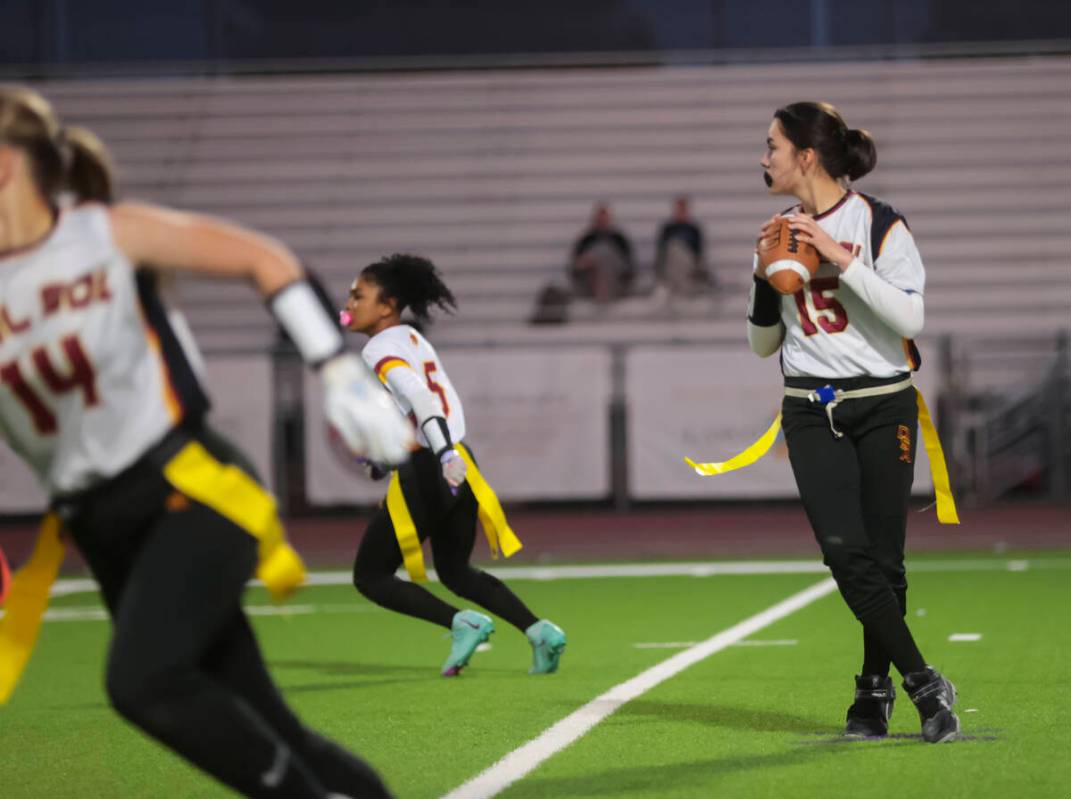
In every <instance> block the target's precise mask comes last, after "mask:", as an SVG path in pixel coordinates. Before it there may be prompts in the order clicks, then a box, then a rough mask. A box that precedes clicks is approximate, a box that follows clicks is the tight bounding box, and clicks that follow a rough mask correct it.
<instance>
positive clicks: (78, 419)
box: [0, 205, 207, 496]
mask: <svg viewBox="0 0 1071 799" xmlns="http://www.w3.org/2000/svg"><path fill="white" fill-rule="evenodd" d="M206 409H207V399H206V397H205V395H204V393H203V392H202V391H201V388H200V385H199V383H198V382H197V380H196V378H195V377H194V375H193V372H192V371H191V370H190V369H189V365H188V364H187V363H186V360H185V358H184V357H183V354H182V350H181V346H180V345H179V344H178V341H177V340H176V339H175V337H174V335H173V333H172V332H171V329H170V327H169V325H168V324H167V319H166V312H165V311H164V309H163V306H162V305H161V304H160V303H159V301H158V300H157V299H156V295H155V292H154V290H153V288H152V280H151V278H149V277H148V276H147V275H138V276H136V275H135V271H134V268H133V266H132V265H131V263H130V261H129V260H127V258H126V257H125V256H124V255H123V254H122V253H121V252H120V251H119V250H118V248H117V247H116V245H115V242H114V240H113V239H112V235H111V225H110V223H109V220H108V215H107V210H106V209H105V208H104V207H103V206H99V205H83V206H79V207H76V208H73V209H67V210H64V211H63V212H62V213H61V214H60V216H59V219H58V220H57V222H56V225H55V227H54V228H53V229H52V231H51V232H50V234H49V235H48V236H47V238H45V239H44V240H43V241H41V242H40V243H38V244H36V245H34V246H32V247H29V248H26V249H24V250H20V251H17V252H13V253H9V254H7V255H6V256H0V434H2V435H3V437H4V439H5V440H6V441H7V442H8V443H9V444H10V446H11V448H12V449H13V450H14V451H15V452H16V453H18V454H19V455H20V456H21V457H22V458H23V459H24V460H25V461H26V462H27V463H28V464H29V465H30V467H31V468H32V469H33V470H34V471H35V472H36V473H37V476H38V478H39V479H40V480H41V482H42V484H43V485H44V487H45V490H46V491H47V492H48V493H49V494H50V495H52V496H55V495H57V494H64V493H69V492H73V491H79V490H81V489H85V488H88V487H90V486H92V485H94V484H96V483H98V482H100V481H102V480H105V479H107V478H109V477H113V476H115V475H116V474H118V473H119V472H121V471H122V470H123V469H124V468H126V467H128V466H130V465H132V464H133V463H134V462H135V461H136V460H137V459H138V458H139V457H140V456H141V455H142V454H143V453H144V452H145V451H146V450H148V449H149V448H150V447H151V446H152V445H153V444H155V443H156V442H157V441H159V440H160V439H161V438H163V436H164V435H165V434H166V433H167V432H168V431H169V430H170V429H171V428H172V427H174V426H175V425H176V424H178V423H179V422H180V421H181V420H182V419H183V418H184V417H185V416H186V415H187V414H190V413H203V412H204V411H205V410H206Z"/></svg>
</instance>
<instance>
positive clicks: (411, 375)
mask: <svg viewBox="0 0 1071 799" xmlns="http://www.w3.org/2000/svg"><path fill="white" fill-rule="evenodd" d="M383 380H384V381H385V382H386V384H387V388H389V389H390V391H391V393H392V394H394V395H395V396H398V397H401V398H403V399H404V400H405V401H406V402H407V403H408V404H409V407H410V408H412V409H413V415H414V416H416V419H417V427H418V428H420V430H422V431H423V433H424V435H425V436H426V437H427V439H428V444H430V445H431V450H432V452H440V451H442V450H443V449H445V448H447V447H449V446H450V445H451V443H452V442H451V441H450V440H449V438H448V436H449V432H448V431H447V432H444V431H443V428H444V427H445V424H441V423H440V424H431V425H426V424H425V423H426V422H428V421H429V420H430V419H445V418H446V413H445V412H444V411H443V405H442V402H440V401H439V398H438V396H436V395H435V394H434V393H433V392H432V390H431V389H429V388H428V387H427V385H425V383H424V381H423V380H421V379H420V376H419V375H418V374H417V373H416V372H414V371H413V370H412V369H411V368H409V366H400V365H399V366H396V367H394V368H393V369H388V370H387V371H386V373H385V374H384V376H383Z"/></svg>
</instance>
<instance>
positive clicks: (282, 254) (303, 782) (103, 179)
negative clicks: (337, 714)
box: [0, 88, 412, 799]
mask: <svg viewBox="0 0 1071 799" xmlns="http://www.w3.org/2000/svg"><path fill="white" fill-rule="evenodd" d="M90 145H95V146H90ZM107 173H108V167H107V164H106V162H105V161H104V160H103V158H102V153H101V151H100V147H99V145H96V144H95V139H93V140H92V141H91V140H90V138H89V137H87V136H85V135H84V134H81V133H79V132H76V131H67V130H65V129H63V128H62V127H61V126H60V123H59V121H58V120H57V118H56V116H55V115H54V113H53V111H52V109H51V107H50V106H49V105H48V103H47V102H46V101H45V100H44V99H43V98H42V97H41V96H40V95H38V94H36V93H35V92H32V91H29V90H26V89H21V88H4V89H0V320H2V324H0V378H2V383H0V431H2V433H3V435H4V438H5V440H6V441H7V442H8V443H9V444H10V445H11V447H12V449H13V450H14V451H15V452H17V453H18V454H19V455H20V456H21V457H22V458H23V459H24V460H25V461H26V463H27V464H28V465H29V466H30V467H31V468H32V469H33V470H34V471H35V472H36V473H37V475H38V477H39V479H40V481H41V483H42V484H43V485H44V487H45V489H46V491H47V492H48V494H49V497H50V504H51V508H52V511H53V512H52V513H51V514H50V516H49V517H48V518H47V519H46V523H45V524H44V525H43V528H42V535H41V538H40V539H39V544H38V548H37V550H36V551H35V554H34V555H33V556H32V557H31V562H30V563H29V564H28V566H27V569H26V570H25V575H24V572H22V571H20V572H19V573H18V574H16V575H15V579H14V582H13V586H12V589H11V591H10V593H9V596H8V600H7V608H6V610H7V616H6V617H5V619H4V621H5V622H8V621H10V619H11V617H13V616H16V615H17V613H18V611H17V604H18V603H20V602H24V601H26V600H27V599H28V598H29V597H28V596H26V595H24V594H28V593H29V591H28V588H27V591H25V592H24V591H23V588H22V585H23V583H22V580H20V578H21V577H22V576H25V577H26V581H25V585H26V586H27V587H28V586H30V585H31V584H32V583H33V581H34V578H35V569H37V568H38V567H39V566H40V561H41V560H51V561H52V565H53V574H54V569H55V568H58V562H57V560H56V557H55V554H56V553H57V552H58V554H59V559H62V544H61V543H60V529H61V525H62V530H63V531H64V532H66V533H68V534H69V535H70V536H71V537H72V538H73V539H74V541H75V542H76V543H77V545H78V547H79V549H80V550H81V552H82V554H83V555H84V556H85V559H86V561H87V562H88V564H89V566H90V568H91V569H92V571H93V574H94V576H95V577H96V579H97V581H98V582H99V583H100V587H101V592H102V594H103V596H104V601H105V603H106V604H107V606H108V610H109V612H110V614H111V616H112V619H113V621H114V636H113V639H112V642H111V647H110V651H109V655H108V667H107V675H106V688H107V692H108V696H109V698H110V699H111V701H112V704H113V705H114V706H115V708H116V710H117V711H118V712H119V713H120V714H122V715H123V716H124V717H125V718H126V719H128V720H129V721H130V722H132V723H133V724H135V725H137V726H138V727H140V728H141V729H142V730H143V731H145V732H146V733H147V734H149V735H151V736H152V737H154V738H156V739H157V740H159V741H160V742H161V743H163V744H165V745H166V746H168V747H170V748H171V749H173V750H174V751H175V752H177V753H179V754H180V755H182V756H183V757H185V758H186V759H187V760H189V761H190V762H191V763H193V764H195V765H196V766H198V767H199V768H201V769H202V770H204V771H205V772H207V773H208V774H211V775H212V776H213V777H215V778H216V779H218V780H219V781H220V782H222V783H224V784H226V785H228V786H230V787H231V788H233V789H234V790H236V791H239V792H241V793H243V794H245V795H247V796H253V797H265V798H267V797H308V798H309V799H326V798H327V797H344V796H349V797H358V796H361V797H365V796H371V797H384V796H388V792H387V790H386V788H385V787H384V786H383V783H382V782H381V781H380V779H379V777H378V776H377V775H376V774H375V772H374V771H373V770H372V769H371V768H370V767H369V766H368V765H367V764H365V763H364V762H363V761H361V760H360V759H359V758H356V757H354V756H353V755H351V754H349V753H348V752H346V751H345V750H343V749H342V748H341V747H339V746H337V745H336V744H334V743H332V742H331V741H328V740H326V739H324V738H322V737H320V736H319V735H317V734H316V733H314V732H312V731H311V730H309V729H308V728H306V727H305V726H304V725H303V724H302V723H301V722H300V721H299V720H298V719H297V717H296V716H295V715H294V714H293V713H292V712H291V710H290V709H289V708H288V707H287V705H286V704H285V702H284V701H283V699H282V697H281V696H280V695H279V692H278V690H277V689H276V687H275V685H274V683H273V682H272V680H271V677H270V676H269V675H268V672H267V669H266V667H265V664H264V661H263V658H262V656H261V654H260V651H259V649H258V647H257V643H256V640H255V638H254V636H253V631H252V628H251V627H250V624H249V621H248V619H247V618H246V616H245V614H244V612H243V611H242V609H241V605H240V597H241V594H242V591H243V588H244V586H245V584H246V581H247V580H248V579H249V578H250V576H251V575H252V574H253V572H254V569H256V572H257V575H258V576H259V577H261V579H263V580H264V581H265V583H266V584H267V585H268V587H269V588H270V589H271V590H272V592H273V594H275V595H276V596H283V595H285V594H286V593H287V592H288V591H289V590H292V589H293V588H294V587H295V586H296V584H297V583H299V582H300V581H301V579H302V578H303V569H302V566H301V562H300V560H299V559H298V558H297V556H296V554H295V553H294V552H293V550H291V549H290V548H289V546H288V545H287V544H286V542H285V539H284V536H283V533H282V528H281V525H280V524H279V520H278V517H277V515H276V513H275V506H274V501H273V500H272V499H271V497H270V495H268V494H267V493H266V492H265V491H264V490H263V489H262V488H261V487H260V486H259V485H258V483H257V482H256V480H255V478H254V477H252V472H251V470H250V468H249V467H248V465H247V464H246V462H245V459H244V458H243V457H242V456H241V454H240V453H238V452H237V451H236V450H235V449H234V448H233V447H232V446H231V445H230V444H229V443H227V442H226V441H224V440H223V439H221V438H220V437H219V436H218V435H217V434H215V433H213V432H212V431H211V430H209V429H208V428H207V427H206V425H205V423H204V416H205V412H206V410H207V407H208V403H207V399H206V397H205V395H204V393H203V392H202V390H201V387H200V385H199V384H198V381H197V379H196V377H195V375H194V373H193V371H192V370H191V368H190V366H189V364H188V363H187V362H186V360H185V358H184V355H183V351H182V348H181V346H180V345H179V344H178V342H177V340H176V339H175V336H174V334H173V332H172V331H171V329H170V327H169V326H168V324H167V318H166V315H165V314H164V312H163V309H162V306H161V305H160V303H159V301H158V299H157V298H156V296H155V295H154V293H153V291H152V289H151V282H146V281H140V280H137V279H136V278H135V272H134V268H133V264H145V265H149V266H153V267H157V268H161V269H170V268H181V269H186V270H191V271H195V272H201V273H208V274H215V275H221V276H229V277H244V278H247V279H250V280H251V281H253V282H254V283H255V284H256V286H257V288H258V289H259V290H260V292H261V293H262V294H263V295H264V296H265V297H267V298H269V299H268V303H269V306H270V308H271V310H272V312H273V313H274V314H275V316H276V317H277V318H278V319H279V321H280V323H281V324H282V325H283V326H284V327H286V329H287V330H288V331H289V332H290V334H291V336H292V337H293V339H294V341H295V342H296V343H297V345H298V347H299V349H300V350H301V352H302V355H303V356H304V357H305V359H306V361H308V362H309V363H310V364H311V365H313V366H314V367H316V368H318V369H319V371H320V374H321V376H322V377H323V379H324V381H325V384H326V387H327V404H328V417H329V418H330V419H331V420H332V423H333V424H334V426H335V427H336V428H337V429H338V430H339V431H340V432H341V433H342V435H343V436H344V438H345V439H346V441H347V442H348V443H349V444H350V446H351V447H353V448H354V449H355V450H357V451H360V452H363V453H366V454H367V455H368V456H369V457H375V458H383V459H384V460H386V461H388V462H392V463H397V462H401V461H403V460H404V459H405V458H406V455H407V448H408V446H409V444H410V442H411V440H412V438H411V432H410V430H409V427H408V424H407V423H406V422H405V420H404V418H402V417H401V416H400V414H398V412H397V410H396V409H395V408H394V407H393V405H392V403H391V401H390V398H389V397H388V396H387V395H386V393H385V392H383V391H382V389H381V388H380V387H379V386H378V385H377V384H376V381H375V379H374V378H373V377H372V376H371V374H370V373H369V371H368V370H367V368H366V367H364V365H363V364H362V363H361V362H360V361H359V359H358V358H357V357H356V356H355V355H349V354H345V353H343V351H342V337H341V333H340V331H339V330H338V328H337V326H336V325H335V323H334V321H333V320H332V319H331V318H330V316H329V315H328V312H327V310H326V309H324V308H323V307H322V305H321V304H320V303H319V302H318V300H317V299H316V297H315V293H314V291H313V290H312V288H311V287H310V285H309V284H308V282H307V281H306V280H305V279H304V278H303V275H302V272H301V270H300V268H299V266H298V263H297V261H296V259H295V257H294V255H293V254H292V253H291V252H290V251H289V250H287V249H286V248H285V247H283V246H282V245H281V244H279V243H278V242H276V241H273V240H271V239H269V238H267V237H264V236H261V235H259V234H256V233H253V232H251V231H248V230H244V229H241V228H238V227H235V226H232V225H229V224H225V223H222V222H218V221H214V220H210V219H207V218H204V217H199V216H194V215H191V214H185V213H179V212H175V211H170V210H165V209H161V208H153V207H148V206H144V205H133V204H125V203H124V204H119V205H116V206H112V207H109V206H106V205H103V204H97V203H95V202H83V201H86V200H107V199H108V197H107V192H106V191H103V190H102V188H101V187H102V186H107V185H110V176H109V175H108V174H107ZM66 193H70V194H73V195H74V197H75V199H76V200H77V201H78V204H75V205H73V206H70V207H65V208H62V209H61V208H60V196H61V195H62V194H66ZM42 553H45V554H42ZM48 553H51V554H48ZM44 587H45V591H44V594H45V595H46V596H47V583H46V584H45V586H44ZM12 626H15V625H12ZM20 643H24V642H20V641H19V640H18V637H17V635H16V634H15V633H14V632H12V631H11V630H10V629H9V630H6V631H5V630H3V629H2V627H0V677H2V678H3V679H4V680H6V683H7V684H0V698H2V695H6V693H8V692H10V689H11V687H12V684H13V681H14V678H17V668H16V669H15V670H14V673H12V669H11V668H9V667H10V661H11V659H12V657H13V656H14V654H16V653H17V651H18V649H17V645H18V644H20ZM5 647H6V648H5ZM5 658H6V661H5ZM0 682H3V680H0Z"/></svg>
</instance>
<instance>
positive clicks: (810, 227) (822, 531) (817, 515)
mask: <svg viewBox="0 0 1071 799" xmlns="http://www.w3.org/2000/svg"><path fill="white" fill-rule="evenodd" d="M766 144H767V149H766V153H765V155H764V156H763V158H762V160H761V162H760V163H761V166H762V169H763V172H764V177H765V180H766V185H767V186H768V187H769V191H770V193H771V194H783V195H791V196H794V197H795V198H796V199H797V200H799V205H798V206H795V207H794V208H793V209H791V210H790V211H789V212H786V214H785V215H787V216H788V218H789V220H790V221H791V228H792V230H794V231H795V232H796V235H797V237H798V239H799V241H801V242H804V243H805V244H810V245H813V246H814V247H815V248H816V249H817V250H818V254H819V256H820V258H821V263H820V265H819V268H818V271H817V273H816V274H815V276H814V277H813V278H811V279H810V281H809V283H807V284H806V285H805V286H804V287H803V288H802V289H801V290H799V291H797V292H796V293H795V294H792V295H786V296H782V295H780V294H778V293H777V292H776V291H774V289H773V288H772V287H771V286H770V285H769V284H768V283H767V282H766V281H765V280H764V279H763V278H762V275H761V274H760V271H759V270H756V273H755V280H754V285H753V287H752V295H751V304H750V310H749V317H748V341H749V343H750V345H751V349H752V350H754V352H756V353H757V354H758V355H760V356H763V357H766V356H769V355H772V354H774V353H775V352H777V351H778V350H780V353H781V366H782V371H783V372H784V375H785V398H784V401H783V404H782V420H783V421H782V424H783V428H784V432H785V441H786V443H787V444H788V452H789V458H790V460H791V463H792V471H793V473H794V475H795V478H796V484H797V486H798V487H799V491H800V499H801V500H802V501H803V505H804V507H805V509H806V511H807V516H808V518H809V520H810V522H811V526H812V528H813V529H814V533H815V536H816V537H817V539H818V543H819V545H820V546H821V549H822V555H823V558H824V562H825V563H826V565H827V566H829V568H830V570H831V571H832V573H833V577H834V578H835V579H836V581H837V586H838V588H839V589H840V592H841V595H842V596H843V597H844V600H845V601H846V602H847V604H848V607H849V608H851V610H852V612H853V613H854V614H855V616H856V618H857V619H858V620H859V621H860V623H861V624H862V626H863V667H862V674H860V675H859V676H857V677H856V692H855V702H854V703H853V704H852V705H851V707H850V708H849V709H848V715H847V727H846V729H845V733H846V734H847V735H851V736H867V737H870V736H884V735H886V734H887V732H888V720H889V716H890V715H891V713H892V708H893V700H894V699H895V696H896V694H895V691H894V688H893V683H892V680H891V679H890V678H889V667H890V663H892V664H895V666H896V668H897V670H898V671H899V672H900V673H901V674H902V675H903V678H904V682H903V686H904V689H905V690H906V691H907V693H908V695H909V696H910V697H911V699H912V701H913V702H914V703H915V706H916V708H917V709H918V713H919V717H920V718H921V721H922V737H923V738H924V739H925V740H927V741H930V742H939V741H948V740H951V739H952V738H954V737H956V735H957V733H958V731H959V719H958V718H957V717H956V714H955V713H954V712H953V710H952V705H953V703H954V702H955V701H956V690H955V688H954V687H953V685H952V683H951V682H949V681H948V680H947V679H945V678H944V677H943V676H942V675H941V674H940V673H938V672H937V670H936V669H934V668H933V667H931V666H928V665H927V664H926V661H925V659H924V658H923V656H922V654H921V653H920V652H919V649H918V647H917V646H916V644H915V640H914V638H913V637H912V635H911V631H910V630H909V629H908V627H907V623H906V622H905V620H904V616H905V614H906V613H907V579H906V574H905V571H904V538H905V531H906V527H907V512H908V500H909V497H910V494H911V483H912V480H913V478H914V469H915V466H914V459H915V445H916V441H917V436H918V425H919V409H918V404H917V397H918V395H917V393H916V391H915V389H914V388H913V387H912V384H911V372H912V371H913V370H914V369H917V368H918V361H917V350H916V349H915V346H914V344H913V343H912V341H911V339H912V338H913V337H914V336H916V335H918V334H919V332H920V331H921V330H922V324H923V301H922V293H923V286H924V283H925V270H924V269H923V265H922V261H921V259H920V257H919V253H918V250H917V249H916V247H915V241H914V238H913V237H912V235H911V232H910V231H909V230H908V227H907V223H906V221H905V220H904V217H903V216H902V215H901V214H899V213H898V212H897V211H896V210H895V209H893V208H892V207H890V206H888V205H886V204H885V203H883V202H881V201H880V200H877V199H875V198H873V197H869V196H867V195H864V194H859V193H857V192H855V191H853V190H851V188H850V187H849V186H848V181H849V180H857V179H858V178H860V177H862V176H863V175H865V174H867V173H868V172H870V170H871V169H873V167H874V165H875V163H876V162H877V151H876V149H875V146H874V141H873V139H872V138H871V137H870V134H869V133H867V132H866V131H863V130H854V129H850V128H848V127H847V126H846V125H845V123H844V120H843V119H842V118H841V116H840V114H839V113H838V112H837V110H836V109H835V108H834V107H833V106H831V105H828V104H825V103H810V102H802V103H793V104H792V105H788V106H785V107H783V108H780V109H778V110H777V112H776V113H775V114H774V119H773V122H772V123H771V124H770V127H769V131H768V133H767V139H766ZM776 218H777V217H774V218H772V219H770V220H768V221H767V223H766V225H764V227H763V230H762V232H761V233H760V239H761V238H762V237H763V236H765V235H767V233H768V232H769V230H768V229H769V226H770V225H771V223H773V222H774V221H775V220H776Z"/></svg>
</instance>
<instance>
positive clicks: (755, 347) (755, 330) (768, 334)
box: [747, 321, 785, 358]
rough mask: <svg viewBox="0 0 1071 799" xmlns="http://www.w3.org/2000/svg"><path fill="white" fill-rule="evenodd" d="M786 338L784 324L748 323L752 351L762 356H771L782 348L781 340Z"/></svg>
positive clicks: (748, 335) (748, 336) (748, 340)
mask: <svg viewBox="0 0 1071 799" xmlns="http://www.w3.org/2000/svg"><path fill="white" fill-rule="evenodd" d="M784 338H785V326H784V325H773V326H771V327H760V326H759V325H756V324H754V323H753V322H751V321H748V323H747V344H748V346H749V347H751V351H752V352H753V353H755V354H756V355H758V356H759V357H760V358H769V357H770V356H771V355H773V354H774V353H775V352H777V351H778V350H779V349H781V342H782V341H783V340H784Z"/></svg>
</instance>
